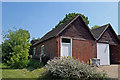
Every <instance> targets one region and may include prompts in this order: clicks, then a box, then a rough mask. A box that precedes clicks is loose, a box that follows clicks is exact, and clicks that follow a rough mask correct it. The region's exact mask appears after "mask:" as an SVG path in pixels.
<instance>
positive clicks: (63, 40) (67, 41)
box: [62, 38, 70, 43]
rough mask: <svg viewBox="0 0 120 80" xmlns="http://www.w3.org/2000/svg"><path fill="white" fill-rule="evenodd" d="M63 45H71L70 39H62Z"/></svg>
mask: <svg viewBox="0 0 120 80" xmlns="http://www.w3.org/2000/svg"><path fill="white" fill-rule="evenodd" d="M62 42H63V43H70V39H66V38H62Z"/></svg>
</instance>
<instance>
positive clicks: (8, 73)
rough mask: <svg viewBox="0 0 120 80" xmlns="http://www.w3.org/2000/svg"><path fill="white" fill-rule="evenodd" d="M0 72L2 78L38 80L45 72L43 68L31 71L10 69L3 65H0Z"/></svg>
mask: <svg viewBox="0 0 120 80" xmlns="http://www.w3.org/2000/svg"><path fill="white" fill-rule="evenodd" d="M0 70H2V78H40V77H42V75H41V73H42V72H44V71H45V69H44V68H43V67H42V68H39V69H34V70H32V71H31V70H30V69H29V68H25V69H10V68H9V66H6V65H5V64H0Z"/></svg>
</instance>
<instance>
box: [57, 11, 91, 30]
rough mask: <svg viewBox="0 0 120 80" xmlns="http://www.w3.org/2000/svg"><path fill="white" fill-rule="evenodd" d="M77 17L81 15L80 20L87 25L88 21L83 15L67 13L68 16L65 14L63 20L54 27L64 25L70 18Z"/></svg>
mask: <svg viewBox="0 0 120 80" xmlns="http://www.w3.org/2000/svg"><path fill="white" fill-rule="evenodd" d="M77 15H81V16H82V18H83V19H84V21H85V22H86V24H89V20H88V17H85V16H84V15H83V14H80V13H69V14H66V15H65V18H64V19H63V20H61V21H60V22H59V23H58V24H57V25H56V26H55V28H56V27H58V26H60V25H61V24H64V23H65V22H68V21H69V20H71V19H72V18H74V17H75V16H77Z"/></svg>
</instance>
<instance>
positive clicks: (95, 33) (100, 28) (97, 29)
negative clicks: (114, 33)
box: [91, 24, 110, 40]
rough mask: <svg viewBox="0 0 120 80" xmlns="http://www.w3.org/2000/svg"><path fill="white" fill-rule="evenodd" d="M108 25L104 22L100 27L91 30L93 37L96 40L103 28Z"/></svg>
mask: <svg viewBox="0 0 120 80" xmlns="http://www.w3.org/2000/svg"><path fill="white" fill-rule="evenodd" d="M109 25H110V24H106V25H103V26H101V27H98V28H95V29H92V30H91V31H92V33H93V35H94V37H95V38H96V40H98V39H99V38H100V36H101V35H102V34H103V33H104V32H105V30H106V29H107V28H108V26H109Z"/></svg>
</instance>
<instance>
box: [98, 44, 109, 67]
mask: <svg viewBox="0 0 120 80" xmlns="http://www.w3.org/2000/svg"><path fill="white" fill-rule="evenodd" d="M97 58H98V59H100V65H110V57H109V44H103V43H97Z"/></svg>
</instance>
